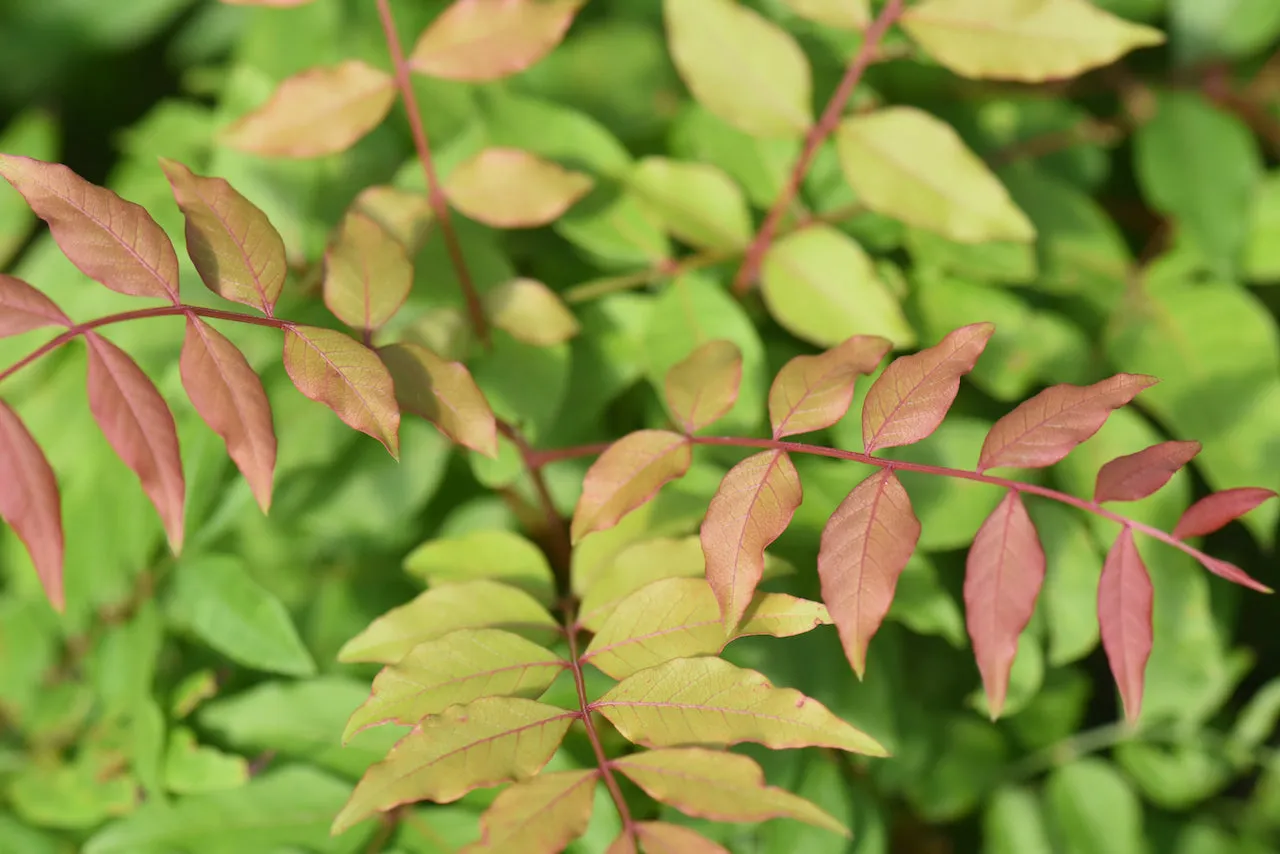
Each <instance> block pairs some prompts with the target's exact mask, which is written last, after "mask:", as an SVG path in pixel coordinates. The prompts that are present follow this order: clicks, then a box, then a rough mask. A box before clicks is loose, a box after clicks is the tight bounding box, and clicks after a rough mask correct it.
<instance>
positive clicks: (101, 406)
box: [85, 332, 186, 554]
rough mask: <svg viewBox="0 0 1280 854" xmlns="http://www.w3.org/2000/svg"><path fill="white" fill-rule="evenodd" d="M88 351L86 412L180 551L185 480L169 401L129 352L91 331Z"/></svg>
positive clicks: (171, 544)
mask: <svg viewBox="0 0 1280 854" xmlns="http://www.w3.org/2000/svg"><path fill="white" fill-rule="evenodd" d="M85 343H86V344H87V345H88V349H89V410H90V411H91V412H92V413H93V418H94V420H95V421H96V422H97V423H98V427H99V428H100V429H101V430H102V435H104V436H105V437H106V438H107V441H108V442H109V443H110V444H111V447H112V449H113V450H115V452H116V454H117V455H119V457H120V459H121V460H123V461H124V463H125V465H127V466H128V467H129V468H130V469H132V470H133V472H134V474H136V475H137V476H138V480H140V481H141V482H142V489H143V491H144V492H146V493H147V497H148V498H150V499H151V503H152V504H154V505H155V508H156V512H157V513H159V514H160V520H161V521H162V522H163V523H164V530H165V534H166V535H167V536H168V538H169V545H170V547H171V548H172V549H173V551H174V553H175V554H177V553H178V552H180V551H181V550H182V533H183V509H184V506H185V500H186V483H185V481H184V480H183V476H182V457H181V455H180V454H179V453H178V432H177V428H176V426H175V425H174V422H173V414H172V413H171V412H170V411H169V405H168V404H167V403H165V402H164V398H163V397H161V396H160V392H158V391H156V387H155V385H153V384H152V382H151V380H150V379H148V378H147V375H146V374H144V373H143V372H142V369H141V368H139V367H138V366H137V364H136V363H135V362H134V361H133V359H131V358H129V355H128V354H127V353H125V352H124V351H123V350H121V349H120V348H119V347H117V346H116V345H114V344H112V343H111V342H110V341H108V340H107V339H105V338H103V337H102V336H101V335H98V334H97V333H95V332H88V333H85Z"/></svg>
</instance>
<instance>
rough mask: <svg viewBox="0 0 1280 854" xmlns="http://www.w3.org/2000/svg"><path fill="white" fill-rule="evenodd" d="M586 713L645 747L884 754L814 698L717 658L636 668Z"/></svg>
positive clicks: (685, 660) (678, 659) (691, 659)
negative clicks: (749, 746)
mask: <svg viewBox="0 0 1280 854" xmlns="http://www.w3.org/2000/svg"><path fill="white" fill-rule="evenodd" d="M589 708H590V709H591V710H592V711H597V712H599V713H600V714H602V715H604V716H605V717H606V718H608V719H609V721H610V722H611V723H612V724H613V725H614V726H615V727H617V728H618V731H619V732H620V733H622V735H623V736H624V737H625V738H626V739H627V740H628V741H631V742H634V743H636V744H641V745H644V746H646V747H678V746H681V745H698V744H716V745H724V746H728V745H732V744H740V743H742V742H744V741H751V742H756V743H759V744H763V745H764V746H766V747H769V748H772V749H774V750H787V749H790V748H794V747H832V748H837V749H839V750H847V751H850V752H852V753H864V754H866V755H868V756H885V755H887V754H886V753H885V750H884V748H883V747H881V746H880V745H879V744H877V743H876V742H875V741H874V740H873V739H872V738H871V737H870V736H868V735H866V734H865V733H863V732H860V731H858V730H856V729H854V728H853V727H852V726H850V725H849V724H847V723H845V722H844V721H842V720H840V719H839V718H838V717H836V716H835V715H833V714H832V713H831V712H830V711H828V710H827V707H826V706H824V705H822V704H821V703H819V702H818V701H817V700H814V699H813V698H811V697H806V696H805V695H803V694H801V693H800V692H799V691H796V690H793V689H791V688H778V687H775V686H774V685H773V683H771V682H770V681H769V680H768V679H766V678H765V677H764V676H763V675H762V674H760V673H757V672H755V671H754V670H745V669H742V668H739V667H735V666H733V665H732V664H730V663H729V662H727V661H725V660H724V659H722V658H711V657H702V658H677V659H675V660H674V661H668V662H666V663H664V664H659V665H658V666H657V667H650V668H648V669H647V670H641V671H640V672H639V673H636V674H634V675H632V676H629V677H627V678H626V679H624V680H623V681H621V682H619V683H618V684H617V685H615V686H614V687H613V688H611V689H610V690H609V691H608V692H607V693H606V694H605V695H604V696H603V697H601V698H600V699H599V700H597V701H596V702H594V703H592V704H591V705H590V707H589Z"/></svg>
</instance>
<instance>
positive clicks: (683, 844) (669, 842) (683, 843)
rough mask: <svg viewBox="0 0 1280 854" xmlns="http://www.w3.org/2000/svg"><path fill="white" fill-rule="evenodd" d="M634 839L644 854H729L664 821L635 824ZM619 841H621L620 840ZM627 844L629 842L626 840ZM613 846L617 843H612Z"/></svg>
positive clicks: (616, 853)
mask: <svg viewBox="0 0 1280 854" xmlns="http://www.w3.org/2000/svg"><path fill="white" fill-rule="evenodd" d="M636 837H637V838H638V839H639V840H640V845H641V849H642V850H643V852H644V854H730V851H729V849H728V848H725V847H724V846H723V845H721V844H719V843H718V842H712V841H711V840H710V839H708V838H707V837H705V836H703V835H702V834H701V833H699V832H698V831H696V830H694V829H693V828H691V827H685V826H684V825H682V824H669V823H667V822H665V821H642V822H638V823H637V824H636ZM620 841H621V840H620ZM627 841H628V844H629V843H630V840H629V839H628V840H627ZM614 844H615V845H616V844H617V843H614ZM633 851H635V846H634V845H632V846H631V847H624V848H620V849H619V850H618V851H614V850H613V849H612V848H610V849H609V854H622V852H628V854H629V852H633Z"/></svg>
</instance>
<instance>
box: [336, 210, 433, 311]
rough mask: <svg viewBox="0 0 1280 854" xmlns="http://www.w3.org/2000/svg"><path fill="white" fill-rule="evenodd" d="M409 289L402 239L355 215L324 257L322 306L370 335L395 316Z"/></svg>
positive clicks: (409, 267)
mask: <svg viewBox="0 0 1280 854" xmlns="http://www.w3.org/2000/svg"><path fill="white" fill-rule="evenodd" d="M412 287H413V265H412V264H410V263H409V256H408V255H407V254H406V253H405V248H404V246H403V244H401V243H400V241H398V240H396V239H395V238H394V237H392V236H391V234H390V233H389V232H388V231H386V230H385V229H384V228H383V227H382V226H381V225H379V224H378V223H377V222H376V221H374V220H373V219H372V218H370V217H367V216H365V215H364V214H362V213H358V212H355V211H351V212H348V213H347V215H346V216H345V217H344V218H343V220H342V228H341V230H340V231H339V232H338V238H337V240H335V241H334V242H333V244H331V245H330V246H329V248H328V249H327V250H326V251H325V253H324V304H325V305H326V306H328V307H329V311H331V312H333V316H334V317H336V318H338V319H339V320H341V321H342V322H343V323H345V324H347V326H350V327H351V328H353V329H361V330H365V331H373V330H375V329H378V328H379V327H381V326H382V325H383V324H384V323H386V322H387V321H388V320H390V319H391V318H392V317H394V316H395V313H396V312H397V311H399V310H400V306H402V305H404V301H405V299H406V298H407V297H408V296H409V289H410V288H412Z"/></svg>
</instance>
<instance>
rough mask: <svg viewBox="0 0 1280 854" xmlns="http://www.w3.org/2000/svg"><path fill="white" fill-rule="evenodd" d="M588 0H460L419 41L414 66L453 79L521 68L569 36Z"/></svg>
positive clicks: (489, 76) (480, 77) (411, 61)
mask: <svg viewBox="0 0 1280 854" xmlns="http://www.w3.org/2000/svg"><path fill="white" fill-rule="evenodd" d="M582 3H583V0H455V2H454V3H453V4H451V5H450V6H449V8H448V9H446V10H445V11H444V13H443V14H441V15H440V17H438V18H436V19H435V21H433V22H432V24H431V26H430V27H428V28H427V29H426V31H425V32H423V34H422V36H421V37H420V38H419V39H418V43H417V44H416V45H414V48H413V54H412V55H411V56H410V57H409V64H410V65H411V66H412V68H413V70H414V71H417V72H420V73H422V74H429V75H431V76H432V77H445V78H448V79H450V80H468V81H473V82H478V81H482V80H497V79H498V78H501V77H508V76H510V75H512V74H516V73H519V72H521V71H523V70H525V69H526V68H528V67H529V66H531V65H533V64H534V63H535V62H537V61H538V60H539V59H542V57H544V56H546V55H547V54H548V53H550V52H551V50H552V49H553V48H554V47H555V46H556V45H558V44H559V43H560V40H561V39H563V38H564V34H565V32H566V31H567V30H568V29H569V25H570V24H571V23H573V16H574V14H575V13H576V12H577V11H578V8H579V7H580V6H582Z"/></svg>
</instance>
